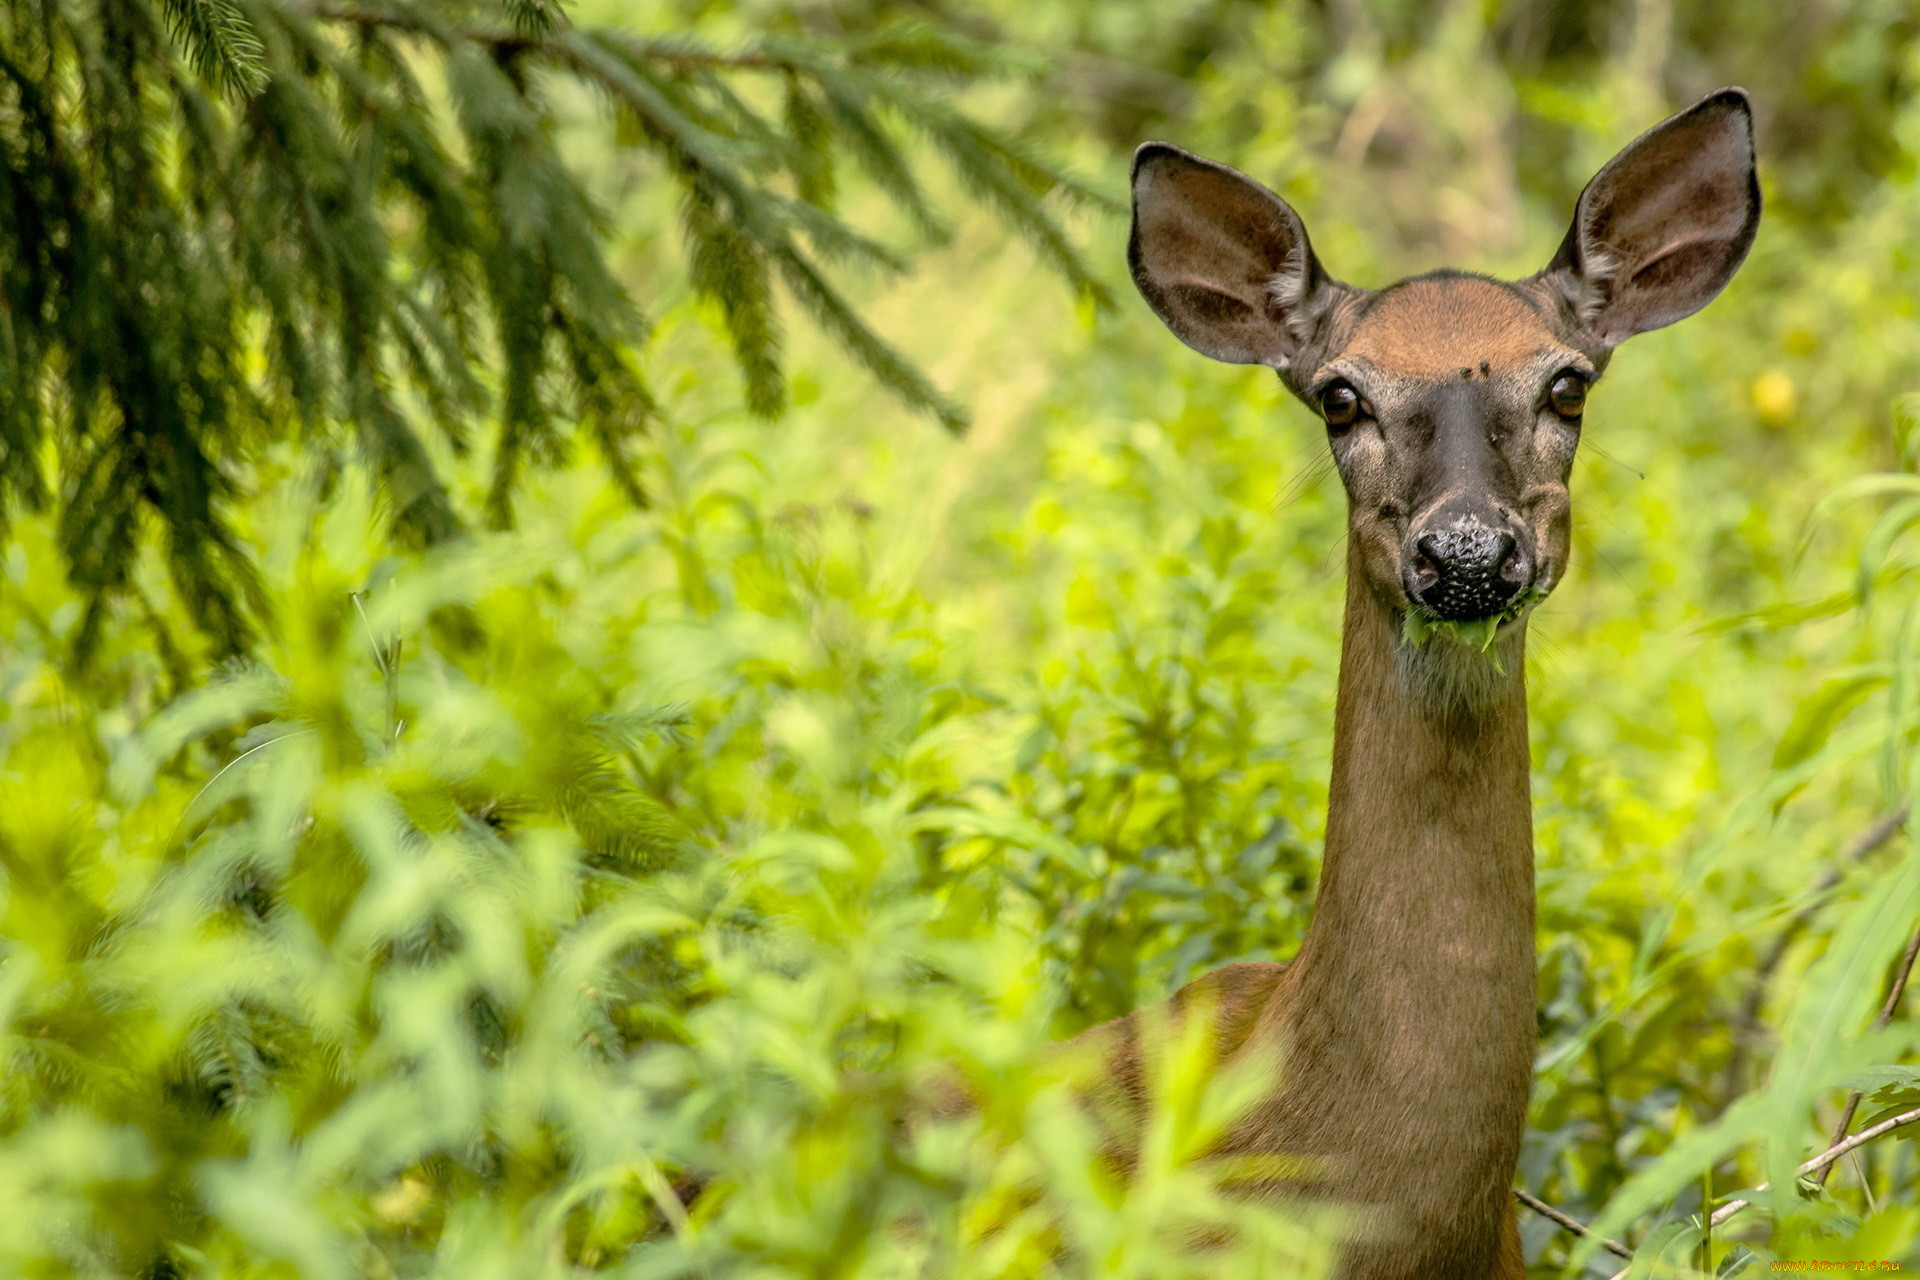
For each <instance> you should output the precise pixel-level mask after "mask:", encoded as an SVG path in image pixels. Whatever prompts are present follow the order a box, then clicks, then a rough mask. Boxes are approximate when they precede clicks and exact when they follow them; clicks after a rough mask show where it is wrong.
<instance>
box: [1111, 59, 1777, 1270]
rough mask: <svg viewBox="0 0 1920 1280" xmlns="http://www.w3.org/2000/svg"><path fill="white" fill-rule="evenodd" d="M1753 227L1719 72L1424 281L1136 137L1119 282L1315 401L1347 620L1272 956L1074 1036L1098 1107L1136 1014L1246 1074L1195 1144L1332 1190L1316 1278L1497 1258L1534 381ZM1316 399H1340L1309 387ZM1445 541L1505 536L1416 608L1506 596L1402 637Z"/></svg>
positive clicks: (1753, 181) (1520, 847) (1119, 1087)
mask: <svg viewBox="0 0 1920 1280" xmlns="http://www.w3.org/2000/svg"><path fill="white" fill-rule="evenodd" d="M1759 218H1760V188H1759V184H1758V180H1757V178H1756V176H1755V173H1754V168H1753V132H1752V117H1751V112H1750V110H1749V107H1748V103H1747V99H1746V95H1745V94H1744V93H1742V92H1741V91H1740V90H1737V89H1726V90H1722V91H1720V92H1719V93H1716V94H1711V95H1709V96H1708V97H1707V98H1704V99H1702V100H1701V101H1700V102H1699V103H1698V104H1696V105H1695V106H1694V107H1693V108H1691V109H1689V110H1688V111H1685V112H1682V113H1680V114H1679V115H1676V116H1674V117H1673V118H1671V119H1669V120H1667V121H1665V122H1664V123H1662V124H1660V125H1658V126H1656V127H1655V128H1654V129H1653V130H1651V131H1649V132H1648V133H1647V134H1645V135H1643V136H1642V137H1641V138H1640V139H1639V140H1638V141H1636V142H1635V143H1634V144H1633V145H1631V146H1629V147H1628V148H1626V149H1625V150H1624V151H1622V152H1621V153H1620V155H1619V156H1617V157H1615V158H1614V160H1613V161H1611V162H1610V163H1609V164H1607V165H1606V166H1605V167H1604V168H1603V169H1602V170H1601V171H1600V173H1599V174H1597V175H1596V176H1595V177H1594V179H1593V181H1592V182H1590V183H1589V184H1588V186H1587V189H1586V190H1585V191H1583V192H1582V193H1581V197H1580V200H1579V203H1578V205H1577V207H1576V209H1575V212H1574V218H1573V225H1572V227H1571V228H1570V229H1569V231H1568V234H1567V238H1566V240H1565V241H1564V242H1563V243H1562V245H1561V247H1560V250H1559V252H1558V253H1557V254H1556V256H1555V257H1554V259H1553V261H1552V262H1551V263H1550V264H1549V265H1548V267H1547V269H1546V270H1544V271H1542V272H1541V273H1540V274H1539V275H1536V276H1533V277H1531V278H1529V279H1526V280H1522V281H1517V282H1512V283H1504V282H1500V281H1495V280H1489V279H1487V278H1485V277H1481V276H1473V275H1466V274H1463V273H1460V272H1451V271H1442V272H1435V273H1433V274H1431V275H1427V276H1422V277H1419V278H1417V279H1414V280H1408V281H1403V282H1401V283H1400V284H1397V285H1394V286H1392V287H1390V288H1387V289H1384V290H1381V291H1379V292H1370V291H1368V290H1365V289H1359V288H1355V287H1354V286H1351V285H1347V284H1343V283H1341V282H1339V281H1337V280H1335V279H1333V278H1332V277H1330V276H1329V275H1328V274H1327V273H1326V272H1325V270H1324V269H1323V268H1322V267H1321V266H1320V263H1319V261H1318V259H1317V258H1316V257H1315V255H1314V253H1313V251H1312V247H1311V245H1310V244H1309V243H1308V239H1307V233H1306V227H1305V225H1304V223H1302V222H1301V220H1300V218H1299V215H1298V214H1296V213H1295V212H1294V211H1293V209H1292V208H1290V207H1289V206H1288V205H1287V203H1286V202H1285V201H1284V200H1282V199H1280V198H1279V197H1278V196H1276V195H1274V194H1273V193H1272V192H1270V191H1268V190H1266V188H1264V187H1262V186H1260V185H1259V184H1258V183H1256V182H1253V181H1252V180H1251V179H1248V178H1246V177H1245V176H1243V175H1241V174H1238V173H1235V172H1234V171H1233V170H1231V169H1228V168H1226V167H1225V166H1223V165H1219V164H1216V163H1214V162H1212V161H1209V160H1204V159H1202V158H1200V157H1198V156H1193V155H1190V154H1188V153H1186V152H1184V151H1181V150H1180V149H1179V148H1177V147H1172V146H1169V145H1168V144H1165V143H1148V144H1146V145H1144V146H1142V147H1141V148H1140V150H1139V152H1138V153H1136V156H1135V160H1134V224H1133V235H1132V237H1131V238H1130V240H1129V243H1128V250H1127V252H1128V262H1129V266H1130V267H1131V270H1132V273H1133V278H1134V281H1135V283H1136V284H1137V285H1138V287H1139V289H1140V293H1141V296H1142V297H1143V298H1145V299H1146V301H1147V302H1148V304H1149V305H1151V306H1152V307H1153V309H1154V311H1155V312H1156V313H1157V314H1158V315H1159V316H1160V317H1161V319H1163V320H1164V321H1165V322H1166V323H1167V325H1168V327H1169V328H1171V329H1172V330H1173V332H1174V333H1175V334H1177V335H1178V336H1179V337H1180V338H1181V339H1182V340H1183V341H1185V342H1186V343H1187V344H1188V345H1190V346H1192V347H1193V348H1194V349H1195V350H1197V351H1200V352H1202V353H1203V354H1206V355H1209V356H1211V357H1213V358H1214V359H1217V360H1225V361H1230V362H1236V363H1255V364H1266V365H1269V366H1271V367H1272V368H1274V369H1275V370H1277V371H1278V372H1279V374H1280V376H1281V378H1282V379H1283V380H1284V381H1285V382H1286V384H1287V386H1288V387H1289V388H1291V389H1292V390H1293V392H1294V393H1295V394H1296V395H1298V396H1299V397H1300V398H1301V399H1302V400H1303V401H1305V402H1306V403H1307V404H1309V405H1312V406H1315V407H1316V411H1318V410H1319V409H1320V408H1321V407H1323V406H1324V407H1325V408H1326V410H1327V416H1328V417H1329V428H1330V431H1329V439H1330V447H1331V449H1332V451H1333V456H1334V460H1335V462H1336V463H1337V465H1338V466H1339V469H1340V477H1341V481H1342V483H1344V484H1345V486H1346V490H1347V496H1348V517H1347V532H1348V556H1347V603H1346V623H1345V633H1344V637H1343V643H1342V648H1341V656H1340V695H1339V705H1338V708H1337V710H1336V712H1335V717H1334V750H1333V777H1332V784H1331V789H1330V793H1329V797H1328V809H1327V836H1326V853H1325V861H1324V863H1323V866H1322V871H1321V881H1320V894H1319V899H1318V902H1317V903H1316V905H1315V912H1314V919H1313V924H1312V926H1311V928H1310V929H1309V930H1308V932H1307V937H1306V940H1305V942H1304V943H1303V944H1302V946H1301V949H1300V954H1299V956H1298V957H1297V958H1296V959H1295V960H1294V962H1293V963H1292V964H1291V965H1290V966H1287V967H1286V968H1284V969H1282V968H1281V967H1280V966H1277V965H1235V966H1229V967H1227V968H1225V969H1223V970H1221V971H1219V972H1218V973H1214V974H1209V975H1207V976H1206V977H1204V978H1202V979H1200V980H1199V981H1197V982H1196V983H1194V984H1192V985H1191V986H1189V987H1188V988H1186V989H1185V990H1184V991H1182V992H1181V993H1180V994H1178V995H1176V996H1175V997H1174V998H1173V999H1172V1001H1170V1002H1169V1005H1168V1006H1167V1007H1166V1008H1164V1009H1161V1010H1156V1011H1150V1012H1149V1013H1147V1014H1138V1015H1134V1016H1131V1017H1128V1018H1124V1019H1121V1020H1119V1021H1118V1022H1115V1023H1110V1024H1108V1025H1107V1026H1105V1027H1099V1028H1095V1029H1094V1030H1093V1031H1091V1032H1089V1033H1087V1037H1086V1038H1085V1039H1086V1040H1087V1041H1088V1042H1089V1043H1090V1044H1091V1045H1092V1046H1093V1047H1095V1048H1097V1049H1098V1050H1099V1051H1100V1052H1102V1053H1104V1054H1105V1055H1106V1056H1107V1059H1108V1063H1109V1071H1108V1073H1107V1076H1106V1079H1105V1082H1104V1083H1105V1086H1106V1090H1107V1091H1108V1093H1109V1094H1110V1096H1111V1098H1112V1100H1114V1101H1117V1102H1119V1103H1122V1104H1123V1105H1124V1106H1126V1107H1130V1108H1132V1109H1133V1110H1134V1111H1135V1112H1136V1113H1137V1112H1138V1111H1139V1110H1140V1109H1141V1108H1144V1107H1145V1106H1146V1104H1147V1089H1146V1081H1145V1073H1144V1063H1143V1060H1142V1059H1143V1055H1142V1046H1141V1040H1140V1037H1141V1035H1142V1032H1143V1029H1145V1028H1148V1027H1152V1026H1159V1025H1164V1023H1165V1022H1166V1021H1168V1020H1169V1019H1178V1018H1179V1017H1181V1016H1182V1014H1183V1012H1184V1013H1186V1014H1187V1015H1188V1016H1191V1015H1192V1013H1193V1011H1195V1010H1202V1009H1204V1010H1207V1011H1208V1012H1207V1014H1206V1016H1208V1017H1210V1018H1212V1020H1213V1021H1212V1029H1213V1032H1214V1039H1215V1045H1216V1048H1217V1049H1218V1051H1219V1053H1220V1055H1221V1057H1222V1058H1223V1059H1226V1060H1231V1061H1236V1062H1240V1063H1244V1064H1251V1065H1253V1066H1255V1067H1257V1068H1258V1069H1262V1070H1268V1071H1271V1072H1272V1080H1273V1084H1272V1089H1271V1091H1270V1092H1269V1093H1268V1094H1267V1095H1266V1096H1265V1097H1264V1098H1263V1099H1262V1100H1261V1101H1260V1102H1259V1103H1258V1104H1257V1105H1256V1106H1254V1107H1253V1108H1252V1109H1251V1110H1250V1112H1249V1113H1248V1114H1247V1115H1246V1116H1245V1117H1244V1118H1243V1120H1242V1121H1241V1122H1240V1123H1239V1124H1238V1126H1237V1127H1236V1128H1235V1129H1234V1130H1233V1131H1232V1132H1231V1133H1230V1134H1229V1136H1228V1137H1227V1138H1226V1139H1225V1140H1223V1142H1222V1144H1221V1154H1222V1155H1238V1156H1278V1157H1293V1158H1300V1157H1304V1158H1305V1164H1304V1166H1299V1165H1298V1162H1297V1160H1296V1161H1295V1163H1296V1167H1305V1168H1306V1169H1307V1170H1308V1171H1309V1172H1308V1175H1307V1176H1306V1177H1305V1178H1304V1179H1301V1178H1296V1179H1292V1180H1288V1179H1282V1178H1275V1179H1273V1180H1272V1181H1269V1182H1266V1183H1260V1184H1253V1185H1250V1186H1248V1187H1247V1191H1248V1193H1249V1194H1253V1195H1258V1196H1264V1197H1269V1198H1274V1199H1287V1198H1301V1197H1308V1198H1316V1199H1324V1200H1333V1201H1336V1202H1338V1203H1341V1204H1343V1205H1346V1206H1349V1207H1351V1208H1353V1209H1355V1210H1357V1211H1358V1213H1359V1216H1360V1223H1361V1226H1362V1228H1363V1231H1362V1232H1361V1235H1360V1237H1359V1238H1358V1240H1357V1242H1356V1243H1355V1244H1353V1245H1352V1246H1351V1247H1350V1249H1349V1251H1348V1253H1347V1255H1346V1257H1345V1259H1344V1262H1343V1269H1342V1273H1341V1274H1342V1277H1343V1280H1519V1278H1520V1277H1521V1276H1523V1275H1524V1273H1525V1267H1524V1264H1523V1261H1522V1258H1521V1253H1520V1244H1519V1236H1518V1232H1517V1230H1516V1228H1515V1223H1514V1216H1513V1207H1512V1203H1511V1194H1510V1187H1511V1182H1512V1178H1513V1172H1514V1167H1515V1163H1516V1161H1517V1159H1518V1155H1519V1150H1520V1140H1521V1135H1522V1131H1523V1129H1524V1125H1525V1117H1526V1106H1527V1096H1528V1093H1529V1090H1530V1086H1531V1065H1532V1057H1533V1042H1534V1011H1533V997H1534V923H1533V919H1534V902H1533V833H1532V822H1531V813H1530V806H1529V795H1528V751H1527V718H1526V687H1525V681H1524V679H1523V676H1522V669H1523V667H1524V664H1525V644H1526V638H1525V626H1526V618H1525V609H1526V608H1527V607H1530V602H1531V601H1532V600H1534V599H1537V598H1538V597H1539V596H1540V595H1544V594H1545V593H1546V592H1548V591H1551V590H1552V589H1553V588H1554V586H1555V585H1557V584H1558V582H1559V581H1560V579H1561V576H1562V575H1563V574H1564V571H1565V566H1566V556H1567V549H1568V531H1569V524H1570V512H1571V501H1570V499H1569V496H1568V491H1567V481H1568V476H1569V473H1570V471H1571V468H1572V465H1573V455H1574V449H1575V447H1576V446H1577V444H1578V442H1579V436H1580V429H1581V428H1580V422H1579V416H1578V411H1577V407H1576V408H1574V409H1567V410H1565V412H1566V414H1567V416H1565V417H1562V416H1561V414H1560V413H1557V412H1555V409H1554V398H1553V395H1552V388H1553V387H1554V385H1555V383H1556V382H1557V381H1558V379H1560V378H1561V377H1562V376H1572V377H1575V378H1577V379H1579V380H1580V381H1582V382H1592V381H1595V380H1597V379H1598V378H1599V376H1600V374H1601V373H1602V372H1603V371H1604V369H1605V367H1606V364H1607V361H1608V358H1609V356H1610V354H1611V351H1612V348H1613V347H1614V346H1615V345H1616V344H1617V343H1618V342H1620V341H1622V340H1623V339H1625V338H1627V337H1630V336H1632V335H1633V334H1635V333H1641V332H1645V331H1646V330H1648V329H1654V328H1658V327H1660V326H1661V325H1665V324H1671V323H1672V322H1674V321H1675V320H1678V319H1681V318H1683V317H1685V316H1687V315H1691V314H1692V313H1693V312H1695V311H1697V310H1699V308H1701V307H1702V306H1705V305H1706V304H1707V302H1708V301H1710V300H1711V299H1712V298H1713V296H1714V295H1715V294H1717V293H1718V292H1719V291H1720V289H1721V288H1722V287H1723V286H1724V285H1725V284H1726V283H1727V281H1728V280H1729V279H1730V278H1731V277H1732V275H1733V273H1734V271H1735V270H1736V269H1738V267H1739V265H1740V262H1741V261H1742V260H1743V259H1744V257H1745V256H1746V252H1747V249H1748V247H1749V246H1750V245H1751V244H1752V241H1753V237H1754V234H1755V231H1756V229H1757V227H1758V225H1759ZM1329 388H1332V389H1333V390H1334V391H1336V392H1337V393H1338V394H1339V396H1340V397H1341V399H1340V400H1337V401H1326V400H1324V399H1323V397H1325V396H1326V395H1327V394H1328V390H1329ZM1349 390H1351V392H1352V393H1353V394H1352V395H1351V396H1349V395H1348V394H1347V393H1348V391H1349ZM1356 406H1357V407H1356ZM1447 530H1452V531H1454V533H1455V534H1458V535H1459V536H1463V537H1464V536H1467V535H1468V534H1472V536H1474V537H1484V538H1486V539H1490V538H1492V537H1493V536H1494V534H1493V531H1495V530H1498V531H1499V536H1500V537H1501V538H1502V539H1504V541H1502V542H1501V543H1499V544H1498V545H1499V546H1500V551H1499V552H1498V558H1497V559H1495V560H1488V561H1486V563H1488V564H1494V563H1498V564H1499V565H1500V572H1501V573H1502V574H1511V575H1512V576H1510V577H1509V578H1507V579H1506V581H1509V582H1511V583H1512V584H1513V585H1512V586H1511V587H1509V588H1506V589H1505V591H1506V594H1504V595H1502V596H1499V597H1497V598H1489V597H1482V596H1473V597H1467V598H1466V599H1467V603H1466V604H1465V605H1462V606H1460V607H1461V608H1462V609H1469V608H1478V609H1480V610H1481V612H1479V613H1478V614H1472V613H1466V612H1455V613H1452V614H1447V615H1444V616H1450V617H1453V618H1455V619H1457V620H1473V619H1475V618H1478V619H1480V620H1488V619H1494V618H1503V617H1506V616H1507V610H1509V609H1513V610H1519V611H1520V612H1519V616H1517V617H1512V618H1509V619H1508V620H1507V621H1506V622H1504V623H1503V624H1501V626H1500V630H1499V632H1498V634H1497V638H1496V639H1495V641H1494V650H1493V652H1494V659H1491V660H1490V659H1489V657H1488V656H1487V655H1486V654H1484V653H1482V652H1480V651H1479V650H1477V649H1473V648H1470V647H1468V646H1467V645H1465V644H1462V643H1460V642H1459V641H1457V640H1454V639H1452V638H1450V634H1448V633H1442V634H1438V635H1435V636H1432V637H1431V638H1429V639H1428V640H1427V642H1426V643H1424V644H1414V643H1411V642H1408V641H1406V640H1404V639H1402V632H1401V627H1402V623H1403V622H1405V621H1408V615H1409V613H1410V612H1413V611H1416V610H1424V609H1426V607H1427V606H1426V604H1416V603H1415V600H1414V598H1413V597H1412V596H1410V595H1409V590H1410V589H1411V590H1412V591H1414V592H1415V593H1416V594H1417V593H1428V594H1427V595H1426V596H1424V597H1423V598H1424V599H1426V600H1428V601H1429V602H1430V600H1431V598H1432V597H1431V589H1432V586H1433V583H1434V581H1435V579H1434V577H1433V576H1432V575H1434V574H1435V573H1437V569H1435V568H1434V566H1433V562H1432V556H1433V555H1439V554H1442V553H1441V551H1440V549H1439V548H1440V547H1441V545H1442V544H1441V543H1439V542H1437V541H1435V540H1434V538H1435V535H1436V534H1437V533H1438V532H1444V531H1447ZM1479 545H1482V546H1485V545H1488V543H1487V542H1486V541H1484V540H1483V541H1482V542H1481V543H1480V544H1479ZM1430 551H1431V554H1430ZM1423 575H1426V576H1424V577H1423ZM1409 581H1411V582H1412V583H1413V584H1414V586H1413V587H1412V588H1408V587H1407V586H1406V585H1405V583H1407V582H1409ZM1489 599H1491V603H1489V602H1488V600H1489ZM1449 607H1452V606H1449ZM1415 620H1416V621H1417V619H1415ZM1120 1162H1121V1163H1122V1164H1123V1165H1124V1164H1125V1163H1126V1158H1125V1156H1124V1153H1122V1155H1121V1158H1120Z"/></svg>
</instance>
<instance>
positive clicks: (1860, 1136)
mask: <svg viewBox="0 0 1920 1280" xmlns="http://www.w3.org/2000/svg"><path fill="white" fill-rule="evenodd" d="M1916 1120H1920V1107H1915V1108H1914V1109H1913V1110H1911V1111H1902V1112H1901V1113H1900V1114H1899V1115H1897V1116H1888V1117H1887V1118H1886V1119H1885V1120H1882V1121H1881V1122H1880V1123H1879V1124H1876V1125H1872V1126H1870V1127H1869V1128H1865V1129H1862V1130H1861V1131H1860V1132H1858V1133H1856V1134H1854V1135H1853V1136H1852V1137H1851V1138H1846V1139H1844V1140H1842V1141H1840V1142H1836V1143H1834V1144H1833V1145H1832V1146H1830V1147H1828V1148H1827V1149H1826V1150H1825V1151H1822V1152H1821V1153H1820V1154H1819V1155H1817V1156H1815V1157H1814V1158H1813V1159H1811V1160H1809V1161H1807V1162H1806V1163H1805V1164H1803V1165H1801V1166H1800V1167H1799V1169H1797V1170H1795V1172H1797V1173H1798V1174H1800V1176H1801V1177H1805V1176H1806V1175H1807V1174H1810V1173H1818V1172H1820V1171H1821V1170H1822V1169H1825V1168H1827V1167H1828V1166H1830V1165H1831V1164H1832V1163H1833V1162H1834V1161H1835V1160H1838V1159H1839V1158H1840V1157H1841V1156H1844V1155H1846V1154H1847V1153H1848V1152H1849V1151H1854V1150H1857V1149H1858V1148H1860V1147H1864V1146H1866V1145H1867V1144H1868V1143H1869V1142H1872V1141H1873V1140H1874V1139H1875V1138H1878V1137H1880V1136H1881V1135H1882V1134H1888V1133H1892V1132H1893V1131H1894V1130H1895V1129H1898V1128H1901V1127H1902V1126H1904V1125H1910V1124H1912V1123H1913V1122H1914V1121H1916ZM1757 1189H1758V1190H1760V1191H1765V1190H1766V1189H1767V1184H1766V1183H1764V1182H1763V1183H1761V1184H1760V1186H1759V1187H1758V1188H1757ZM1748 1203H1749V1202H1748V1201H1746V1200H1729V1201H1727V1202H1726V1203H1725V1204H1723V1205H1721V1206H1720V1207H1719V1208H1718V1209H1715V1210H1714V1211H1713V1223H1714V1225H1715V1226H1718V1225H1719V1224H1721V1223H1722V1222H1725V1221H1726V1220H1727V1219H1728V1218H1731V1217H1732V1216H1733V1215H1734V1214H1736V1213H1738V1212H1740V1211H1741V1210H1742V1209H1744V1208H1746V1207H1747V1205H1748Z"/></svg>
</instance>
